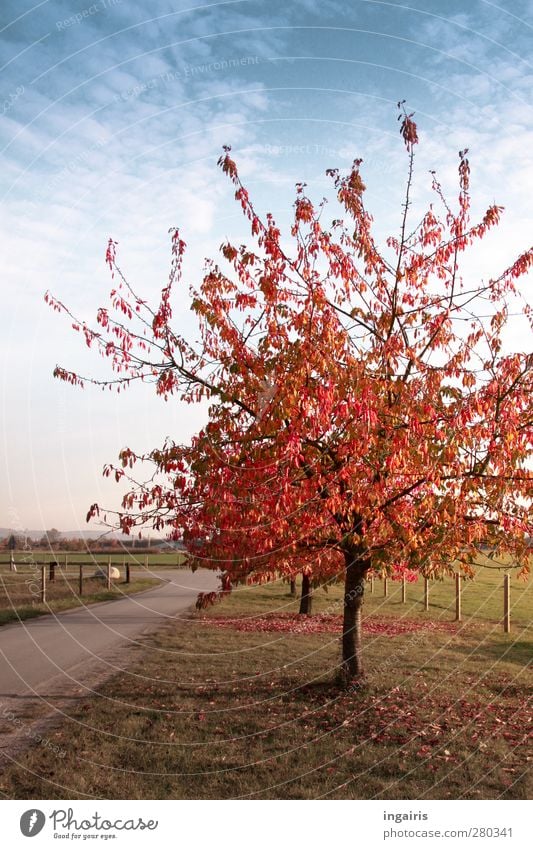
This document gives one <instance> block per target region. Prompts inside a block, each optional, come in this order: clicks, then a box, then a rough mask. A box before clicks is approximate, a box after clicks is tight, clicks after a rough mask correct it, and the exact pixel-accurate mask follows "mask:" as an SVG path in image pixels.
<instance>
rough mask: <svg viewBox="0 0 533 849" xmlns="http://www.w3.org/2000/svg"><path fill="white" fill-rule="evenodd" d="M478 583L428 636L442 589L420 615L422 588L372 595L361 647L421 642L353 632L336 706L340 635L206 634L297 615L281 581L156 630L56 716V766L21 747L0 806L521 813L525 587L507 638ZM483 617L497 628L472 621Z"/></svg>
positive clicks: (320, 603) (443, 598)
mask: <svg viewBox="0 0 533 849" xmlns="http://www.w3.org/2000/svg"><path fill="white" fill-rule="evenodd" d="M486 581H487V584H486V585H483V586H482V585H481V580H480V581H479V588H480V600H479V602H476V601H475V600H474V599H473V598H472V599H470V600H468V605H471V608H470V609H469V613H468V617H469V618H468V621H467V622H465V623H462V624H461V625H453V624H450V625H449V627H448V626H446V627H448V630H424V628H425V626H426V625H427V624H428V623H430V622H431V621H434V620H435V619H438V620H443V621H444V620H445V621H446V622H448V623H449V622H450V620H451V619H452V618H453V617H452V616H451V615H450V610H449V607H448V606H447V600H448V597H449V595H450V594H453V586H452V585H451V582H450V586H449V587H446V585H445V584H443V585H439V586H435V587H434V588H433V591H432V596H431V597H432V599H433V600H434V601H435V602H436V605H438V606H435V607H434V608H432V609H431V610H430V611H429V613H426V612H424V610H423V607H422V605H421V603H420V600H419V598H418V597H417V593H418V594H420V593H421V590H420V588H417V587H414V586H413V587H409V596H408V598H409V604H407V605H405V606H404V605H400V604H399V603H398V601H397V599H396V598H395V597H394V595H392V596H391V597H389V598H388V599H385V600H384V599H383V597H382V596H380V594H379V592H378V591H377V589H378V588H376V592H375V593H374V595H368V596H367V598H366V601H365V618H366V620H367V632H369V631H370V630H371V628H370V625H374V626H375V625H377V626H379V625H380V623H381V624H383V623H385V624H387V623H390V621H391V619H394V620H398V619H400V617H402V618H406V619H408V620H409V621H410V622H414V623H418V625H419V626H420V627H421V630H419V631H417V632H415V633H410V634H409V633H407V634H400V635H398V636H395V637H391V636H389V635H387V634H385V633H380V631H379V627H377V632H376V633H370V634H368V633H367V637H366V639H365V649H364V652H365V662H366V666H367V683H366V686H365V687H364V688H361V689H356V690H352V691H347V692H346V691H339V690H338V689H337V687H336V686H335V684H334V679H335V673H336V667H337V664H338V655H339V639H338V634H337V633H333V634H332V633H303V634H290V633H279V632H275V631H273V632H267V633H264V632H258V631H255V632H254V631H252V632H242V631H239V630H236V629H235V628H232V627H229V628H228V627H220V623H218V622H217V620H219V619H220V618H221V617H229V618H235V617H253V616H261V617H263V616H265V615H267V616H269V615H272V614H273V613H275V614H276V615H278V614H281V613H283V614H287V613H291V612H294V611H295V610H296V603H295V601H294V600H292V599H291V598H290V596H289V595H288V587H287V585H286V584H282V583H279V584H276V585H273V586H259V587H244V588H241V589H239V590H237V591H235V592H233V593H232V594H231V596H230V597H229V598H228V599H227V600H225V601H224V602H223V603H222V604H220V605H217V606H216V607H214V608H212V609H210V610H209V611H207V613H206V614H202V615H195V616H194V617H193V618H191V619H190V620H185V621H183V620H182V621H180V622H177V623H173V624H172V625H169V626H167V627H166V628H165V629H164V630H163V631H161V632H160V633H159V634H158V635H156V636H155V637H153V638H151V639H150V641H149V643H148V644H147V646H146V647H145V648H144V649H143V650H138V652H137V659H136V660H134V661H133V663H132V664H130V665H129V666H128V669H127V670H125V671H123V672H122V673H120V674H117V675H116V676H115V677H113V678H112V679H111V680H109V681H108V682H107V683H106V684H104V685H103V686H102V688H101V690H100V691H99V693H98V694H97V695H95V696H93V697H91V698H80V700H79V701H78V702H77V703H74V704H73V705H72V706H70V707H69V708H67V711H66V713H65V712H63V713H62V719H61V727H59V728H57V730H55V731H53V732H51V734H50V739H51V740H52V741H53V743H54V744H55V745H57V746H58V747H59V748H60V749H62V750H63V749H64V750H66V751H67V756H66V757H64V758H59V757H57V755H55V754H54V752H53V751H52V750H51V749H50V748H49V747H48V748H46V747H43V746H34V747H33V748H31V749H29V750H27V751H26V752H25V753H23V754H22V755H19V756H18V758H17V760H18V763H17V764H14V765H12V766H11V767H9V768H8V769H7V770H6V772H5V773H4V775H3V778H2V779H1V781H0V791H1V792H2V793H4V794H5V795H6V796H7V797H10V798H19V799H24V798H48V799H54V798H58V799H59V798H84V797H98V798H109V799H114V798H116V799H118V798H131V799H137V798H139V799H140V798H149V799H167V798H179V799H215V798H240V797H244V798H259V799H265V798H285V799H315V798H343V799H358V798H365V799H367V798H376V799H379V798H383V799H390V798H404V799H424V798H454V799H458V798H468V799H475V798H479V799H493V798H500V797H501V798H528V797H529V796H530V795H531V791H532V789H533V788H532V786H531V771H530V768H531V763H532V752H531V749H529V750H528V748H527V736H526V735H527V733H528V730H529V723H530V721H531V693H532V683H533V682H532V676H531V671H530V669H529V668H528V665H527V664H528V662H530V659H531V637H532V631H531V622H530V621H529V620H530V618H531V617H529V620H528V616H527V611H528V607H527V598H529V596H528V595H527V594H528V593H529V588H527V589H525V588H524V587H523V586H522V589H521V593H522V594H521V595H519V592H520V591H519V590H518V589H517V588H515V595H516V602H517V605H516V615H515V618H514V630H513V633H511V634H503V633H502V630H501V625H500V624H499V623H498V622H497V621H496V620H497V619H498V615H497V614H498V607H497V605H495V606H494V607H492V606H491V604H492V603H491V602H489V601H487V598H488V596H490V594H491V588H493V589H495V591H497V592H498V593H499V585H500V584H501V576H499V578H498V579H496V577H494V575H493V573H491V574H490V575H489V576H488V577H486ZM481 590H483V592H481ZM487 592H488V596H487ZM482 596H483V598H482ZM483 599H485V600H483ZM466 608H467V593H465V599H464V609H465V614H466ZM484 608H485V612H486V613H487V615H488V614H489V613H490V617H489V618H492V617H493V614H494V621H492V622H491V621H484V620H483V619H482V616H481V613H482V612H483V609H484ZM315 610H316V611H317V612H318V613H321V612H322V613H324V612H326V613H327V612H330V613H331V612H340V610H341V605H340V588H338V587H335V588H333V589H332V590H331V592H330V593H328V594H327V595H326V594H325V593H322V592H317V593H316V598H315ZM312 620H313V617H311V619H309V620H304V622H305V621H308V622H312ZM301 621H302V620H300V622H301Z"/></svg>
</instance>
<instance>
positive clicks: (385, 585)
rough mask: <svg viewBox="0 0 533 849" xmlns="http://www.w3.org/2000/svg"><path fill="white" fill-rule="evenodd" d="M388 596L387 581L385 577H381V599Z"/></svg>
mask: <svg viewBox="0 0 533 849" xmlns="http://www.w3.org/2000/svg"><path fill="white" fill-rule="evenodd" d="M388 594H389V579H388V578H387V576H386V575H384V576H383V598H386V597H387V596H388Z"/></svg>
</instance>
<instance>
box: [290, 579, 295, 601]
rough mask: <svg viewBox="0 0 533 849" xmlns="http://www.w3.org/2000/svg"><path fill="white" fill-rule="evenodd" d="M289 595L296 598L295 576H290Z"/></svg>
mask: <svg viewBox="0 0 533 849" xmlns="http://www.w3.org/2000/svg"><path fill="white" fill-rule="evenodd" d="M291 595H292V596H293V598H296V578H291Z"/></svg>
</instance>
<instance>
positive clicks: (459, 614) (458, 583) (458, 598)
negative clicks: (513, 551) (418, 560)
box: [367, 572, 512, 634]
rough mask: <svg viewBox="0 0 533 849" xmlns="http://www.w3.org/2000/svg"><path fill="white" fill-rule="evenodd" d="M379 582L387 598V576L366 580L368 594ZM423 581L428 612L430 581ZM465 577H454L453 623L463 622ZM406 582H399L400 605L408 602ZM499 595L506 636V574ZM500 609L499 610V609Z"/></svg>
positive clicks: (508, 609) (508, 628)
mask: <svg viewBox="0 0 533 849" xmlns="http://www.w3.org/2000/svg"><path fill="white" fill-rule="evenodd" d="M376 579H377V580H379V581H381V584H382V587H383V598H384V599H385V598H389V594H390V578H389V577H388V576H387V575H375V574H371V575H369V576H368V578H367V584H368V585H369V589H370V593H371V594H374V593H375V580H376ZM423 581H424V589H423V596H422V601H421V603H422V604H423V607H424V610H426V611H429V609H430V606H431V586H432V583H433V582H432V579H430V578H423ZM464 581H465V577H464V575H460V574H458V573H456V574H455V575H454V593H455V621H456V622H462V621H463V609H462V598H463V585H464ZM408 583H409V582H408V581H406V579H405V578H402V580H401V604H407V602H408V592H407V586H408ZM439 583H440V582H439ZM498 592H500V593H501V596H500V598H501V602H502V608H503V615H502V618H501V623H502V627H503V631H504V633H506V634H508V633H510V631H511V609H512V605H511V579H510V575H509V573H508V572H506V573H505V574H504V575H503V583H502V585H501V587H500V589H499V590H498ZM500 609H501V608H500Z"/></svg>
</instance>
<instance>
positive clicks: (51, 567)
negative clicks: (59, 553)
mask: <svg viewBox="0 0 533 849" xmlns="http://www.w3.org/2000/svg"><path fill="white" fill-rule="evenodd" d="M56 565H59V564H56V561H55V560H51V561H50V563H49V564H48V580H49V581H50V582H53V581H54V582H55V579H56Z"/></svg>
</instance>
